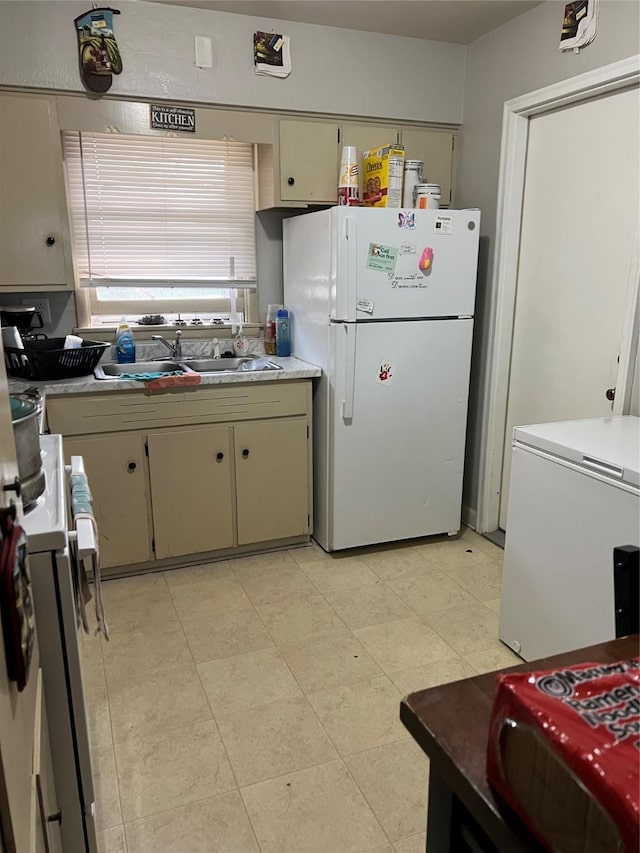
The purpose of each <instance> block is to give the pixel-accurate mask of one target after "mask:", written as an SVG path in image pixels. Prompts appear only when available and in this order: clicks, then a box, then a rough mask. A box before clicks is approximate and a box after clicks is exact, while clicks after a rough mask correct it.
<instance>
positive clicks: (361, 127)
mask: <svg viewBox="0 0 640 853" xmlns="http://www.w3.org/2000/svg"><path fill="white" fill-rule="evenodd" d="M397 141H398V129H397V128H396V127H390V126H389V125H387V126H386V127H383V126H379V125H377V126H376V125H369V124H343V125H342V141H341V145H355V147H356V153H357V155H358V165H359V166H361V165H362V154H363V152H364V151H368V150H369V149H370V148H382V147H383V146H384V145H390V144H392V143H394V142H397Z"/></svg>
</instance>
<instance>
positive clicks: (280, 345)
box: [276, 308, 291, 358]
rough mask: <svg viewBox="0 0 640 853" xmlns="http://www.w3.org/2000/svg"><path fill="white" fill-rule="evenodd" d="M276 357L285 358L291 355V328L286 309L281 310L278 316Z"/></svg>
mask: <svg viewBox="0 0 640 853" xmlns="http://www.w3.org/2000/svg"><path fill="white" fill-rule="evenodd" d="M276 355H279V356H281V357H283V358H287V357H288V356H290V355H291V328H290V325H289V312H288V311H287V309H286V308H281V309H280V310H279V311H278V314H277V316H276Z"/></svg>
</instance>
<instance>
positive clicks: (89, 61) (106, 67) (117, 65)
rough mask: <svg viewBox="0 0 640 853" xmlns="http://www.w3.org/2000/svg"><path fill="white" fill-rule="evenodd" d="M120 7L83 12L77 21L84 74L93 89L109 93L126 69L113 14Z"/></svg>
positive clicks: (86, 83) (92, 90)
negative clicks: (114, 76)
mask: <svg viewBox="0 0 640 853" xmlns="http://www.w3.org/2000/svg"><path fill="white" fill-rule="evenodd" d="M119 14H120V12H119V10H118V9H110V8H108V7H103V8H99V9H92V10H91V11H90V12H85V14H84V15H79V16H78V17H77V18H76V19H75V21H74V23H75V26H76V32H77V33H78V50H79V52H80V74H81V76H82V82H83V83H84V85H85V86H86V87H87V89H89V90H90V91H91V92H101V93H103V92H107V91H108V90H109V89H110V88H111V83H112V81H113V75H114V74H120V72H121V71H122V58H121V56H120V51H119V50H118V45H117V44H116V38H115V35H114V32H113V16H114V15H119Z"/></svg>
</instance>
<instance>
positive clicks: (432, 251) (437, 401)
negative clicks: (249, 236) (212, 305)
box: [283, 207, 480, 551]
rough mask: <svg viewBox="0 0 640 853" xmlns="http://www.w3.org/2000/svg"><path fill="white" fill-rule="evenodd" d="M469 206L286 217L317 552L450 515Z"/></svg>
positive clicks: (466, 355)
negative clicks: (308, 423)
mask: <svg viewBox="0 0 640 853" xmlns="http://www.w3.org/2000/svg"><path fill="white" fill-rule="evenodd" d="M479 230H480V212H479V211H478V210H435V211H427V210H398V209H388V210H387V209H376V208H349V207H334V208H330V209H328V210H324V211H320V212H317V213H308V214H304V215H301V216H296V217H293V218H290V219H287V220H285V221H284V223H283V268H284V269H283V271H284V301H285V305H286V306H287V307H288V308H289V310H290V312H291V317H292V320H291V327H292V337H293V354H294V355H296V356H298V357H299V358H302V359H304V360H305V361H308V362H311V363H312V364H315V365H317V366H318V367H320V368H321V369H322V377H321V379H320V380H319V382H318V384H317V386H316V388H315V391H314V418H313V424H314V436H313V440H314V528H313V535H314V538H315V539H316V540H317V541H318V542H319V543H320V545H322V547H323V548H324V549H325V550H327V551H333V550H341V549H345V548H352V547H356V546H361V545H371V544H374V543H378V542H391V541H395V540H400V539H410V538H414V537H419V536H428V535H432V534H438V533H450V534H454V533H456V532H457V531H458V530H459V528H460V513H461V500H462V473H463V463H464V448H465V433H466V421H467V401H468V390H469V370H470V360H471V339H472V334H473V312H474V303H475V288H476V269H477V257H478V237H479Z"/></svg>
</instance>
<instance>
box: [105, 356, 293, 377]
mask: <svg viewBox="0 0 640 853" xmlns="http://www.w3.org/2000/svg"><path fill="white" fill-rule="evenodd" d="M176 370H182V371H184V372H185V373H193V372H194V371H195V372H196V373H245V372H252V371H256V370H282V368H281V367H280V366H279V365H278V364H274V363H273V362H272V361H270V360H269V359H268V358H256V357H255V356H242V357H241V358H191V359H189V358H181V359H180V361H134V362H133V363H132V364H111V363H106V364H99V365H98V367H96V369H95V370H94V376H95V377H96V379H118V378H119V377H120V376H123V375H126V374H129V373H173V372H174V371H176Z"/></svg>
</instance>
